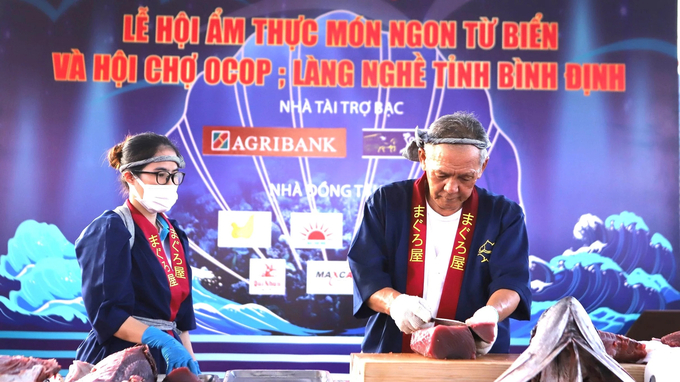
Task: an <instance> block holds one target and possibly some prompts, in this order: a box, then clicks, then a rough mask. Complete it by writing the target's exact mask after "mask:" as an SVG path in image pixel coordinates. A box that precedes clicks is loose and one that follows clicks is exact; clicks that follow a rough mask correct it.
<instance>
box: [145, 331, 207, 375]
mask: <svg viewBox="0 0 680 382" xmlns="http://www.w3.org/2000/svg"><path fill="white" fill-rule="evenodd" d="M142 343H143V344H147V345H149V346H150V347H152V348H156V349H160V350H161V354H162V355H163V358H164V359H165V363H166V364H167V365H168V368H167V370H166V371H165V374H170V372H171V371H173V370H174V369H176V368H178V367H187V368H188V369H189V370H191V372H192V373H194V374H196V375H199V374H201V369H199V368H198V362H196V361H194V359H193V358H191V354H189V352H188V351H187V349H186V348H184V346H182V344H181V343H180V342H179V341H177V340H176V339H175V337H172V336H171V335H169V334H168V333H165V332H163V331H161V330H160V329H158V328H155V327H153V326H149V327H148V328H147V329H146V330H145V331H144V333H143V334H142Z"/></svg>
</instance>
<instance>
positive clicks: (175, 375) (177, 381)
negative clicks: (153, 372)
mask: <svg viewBox="0 0 680 382" xmlns="http://www.w3.org/2000/svg"><path fill="white" fill-rule="evenodd" d="M200 381H201V380H200V379H198V377H197V376H196V374H194V373H192V372H191V371H190V370H189V368H186V367H178V368H177V369H174V370H173V371H171V372H170V374H168V375H166V376H165V379H164V380H163V382H200Z"/></svg>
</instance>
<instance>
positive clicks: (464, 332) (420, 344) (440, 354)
mask: <svg viewBox="0 0 680 382" xmlns="http://www.w3.org/2000/svg"><path fill="white" fill-rule="evenodd" d="M411 350H413V351H414V352H416V353H418V354H422V355H424V356H426V357H430V358H436V359H475V351H476V347H475V340H474V339H473V338H472V333H471V332H470V329H469V328H468V327H467V326H446V325H437V326H435V327H433V328H429V329H423V330H418V331H416V332H414V333H413V334H412V335H411Z"/></svg>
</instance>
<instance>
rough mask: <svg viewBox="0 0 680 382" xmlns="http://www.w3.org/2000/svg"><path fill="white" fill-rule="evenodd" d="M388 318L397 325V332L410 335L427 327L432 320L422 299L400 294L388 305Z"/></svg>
mask: <svg viewBox="0 0 680 382" xmlns="http://www.w3.org/2000/svg"><path fill="white" fill-rule="evenodd" d="M390 317H392V319H393V320H394V322H395V323H396V324H397V327H399V330H401V331H402V332H404V333H406V334H411V333H413V332H415V331H416V330H420V329H423V328H425V327H427V326H428V325H429V324H428V323H429V321H430V320H431V319H432V313H431V312H430V308H428V306H427V302H426V301H425V300H424V299H422V298H420V297H417V296H409V295H407V294H400V295H399V296H397V297H396V298H395V299H394V301H392V304H391V305H390Z"/></svg>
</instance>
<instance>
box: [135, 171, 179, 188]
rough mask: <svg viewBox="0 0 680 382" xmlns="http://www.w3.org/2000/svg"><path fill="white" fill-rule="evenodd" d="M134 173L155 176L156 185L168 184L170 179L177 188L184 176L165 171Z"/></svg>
mask: <svg viewBox="0 0 680 382" xmlns="http://www.w3.org/2000/svg"><path fill="white" fill-rule="evenodd" d="M135 172H136V173H139V174H156V183H158V184H161V185H165V184H168V182H169V181H170V179H172V183H174V184H175V185H177V186H179V185H180V184H182V182H183V181H184V175H185V174H184V173H183V172H179V171H177V172H173V173H172V174H171V173H169V172H167V171H135Z"/></svg>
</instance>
